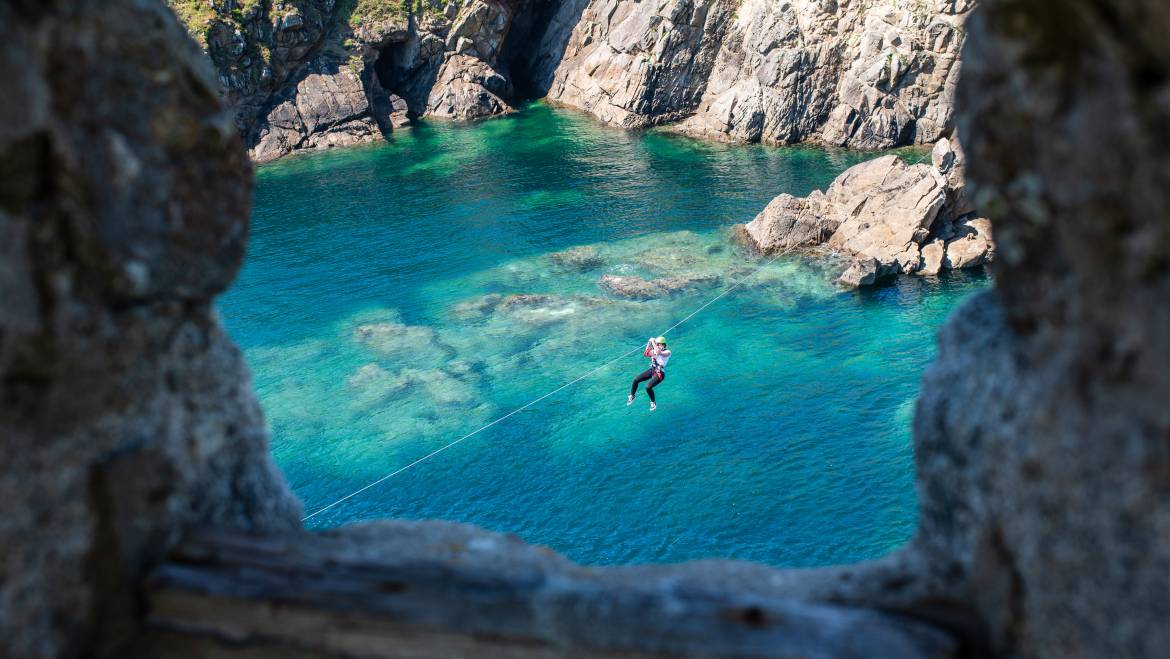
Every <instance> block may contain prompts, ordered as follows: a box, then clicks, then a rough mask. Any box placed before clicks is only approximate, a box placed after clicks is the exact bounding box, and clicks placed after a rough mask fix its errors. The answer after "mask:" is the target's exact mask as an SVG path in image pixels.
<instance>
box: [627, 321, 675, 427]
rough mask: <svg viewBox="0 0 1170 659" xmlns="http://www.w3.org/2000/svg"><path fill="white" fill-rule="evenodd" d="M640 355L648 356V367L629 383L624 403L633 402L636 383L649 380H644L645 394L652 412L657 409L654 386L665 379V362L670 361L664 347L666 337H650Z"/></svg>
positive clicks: (635, 393) (636, 388)
mask: <svg viewBox="0 0 1170 659" xmlns="http://www.w3.org/2000/svg"><path fill="white" fill-rule="evenodd" d="M642 356H644V357H649V358H650V368H648V369H646V370H645V371H643V372H642V373H641V374H640V375H638V377H636V378H634V383H633V384H631V385H630V397H629V398H628V399H627V400H626V405H633V404H634V396H635V395H637V393H638V385H639V384H642V383H643V382H646V381H647V380H649V382H646V395H647V396H650V411H651V412H653V411H654V410H656V409H658V406H657V405H656V404H655V402H654V387H657V386H658V385H659V384H662V381H663V380H665V379H666V362H668V361H670V350H668V349H667V348H666V337H665V336H660V337H658V338H657V339H653V338H652V339H649V340H648V341H646V349H645V350H643V351H642Z"/></svg>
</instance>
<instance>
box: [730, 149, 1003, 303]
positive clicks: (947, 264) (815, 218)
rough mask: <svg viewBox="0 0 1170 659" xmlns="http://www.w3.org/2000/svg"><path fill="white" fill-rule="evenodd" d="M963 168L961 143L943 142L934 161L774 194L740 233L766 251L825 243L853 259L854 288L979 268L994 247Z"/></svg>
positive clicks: (874, 167) (868, 166)
mask: <svg viewBox="0 0 1170 659" xmlns="http://www.w3.org/2000/svg"><path fill="white" fill-rule="evenodd" d="M966 169H967V164H966V158H965V156H964V155H963V150H962V148H961V147H960V146H959V143H958V141H952V140H948V139H942V140H939V141H938V142H937V143H936V144H935V146H934V150H933V151H932V152H931V162H930V163H929V164H927V163H917V164H913V165H911V164H908V163H907V162H906V161H905V160H903V159H902V158H900V157H898V156H893V155H890V156H883V157H881V158H877V159H875V160H871V161H869V162H864V163H861V164H860V165H857V166H855V167H851V168H850V169H848V170H846V171H845V172H844V173H842V174H841V175H840V176H838V177H837V179H836V180H835V181H833V184H832V185H830V186H829V189H828V190H826V191H825V192H821V191H819V190H818V191H815V192H813V193H812V194H811V195H809V196H807V197H803V198H796V197H793V196H792V195H788V194H782V195H780V196H778V197H776V198H775V199H774V200H772V203H770V204H768V206H767V207H766V208H765V209H764V210H763V211H762V212H761V213H760V214H759V215H758V216H756V218H755V219H754V220H752V221H751V222H750V223H748V224H747V225H746V226H744V227H742V229H739V228H737V231H736V233H737V235H738V236H739V237H740V238H741V239H742V240H744V241H745V242H746V243H748V245H749V246H751V247H752V248H754V249H755V250H756V251H759V252H762V253H764V254H770V253H774V252H779V251H787V250H793V249H802V248H812V247H818V246H821V245H823V246H824V247H825V248H827V249H828V250H830V251H832V252H834V253H837V254H840V255H843V256H845V257H846V258H847V259H848V260H849V266H848V267H847V269H846V270H845V272H844V274H842V275H841V278H840V283H842V284H844V285H846V286H851V287H856V286H863V285H868V284H873V283H875V282H877V281H878V280H880V279H882V278H884V277H887V276H889V275H894V274H923V275H937V274H938V273H939V272H940V271H942V270H958V269H961V268H972V267H976V266H981V265H983V264H984V263H988V262H990V261H991V260H992V258H993V257H994V253H995V245H994V243H993V242H992V236H991V223H990V222H989V221H988V220H987V219H984V218H980V217H977V216H976V214H975V208H974V207H973V206H972V203H971V200H970V198H969V196H968V194H967V189H966V188H967V183H966Z"/></svg>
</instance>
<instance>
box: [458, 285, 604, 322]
mask: <svg viewBox="0 0 1170 659" xmlns="http://www.w3.org/2000/svg"><path fill="white" fill-rule="evenodd" d="M613 304H614V302H613V301H612V300H608V299H606V298H603V297H599V296H596V295H551V294H544V293H536V294H534V293H522V294H515V295H499V294H491V295H484V296H482V297H478V298H475V299H472V300H467V301H464V302H460V303H459V304H457V305H455V308H454V310H453V311H454V314H455V316H456V317H460V318H463V319H468V320H470V319H475V318H482V317H485V316H489V315H501V316H504V317H506V318H508V319H509V320H511V321H515V322H519V323H523V324H526V325H546V324H549V323H556V322H560V321H563V320H566V319H568V318H570V317H572V316H574V315H576V314H577V313H578V312H580V311H584V310H589V309H595V308H598V307H604V306H610V305H613Z"/></svg>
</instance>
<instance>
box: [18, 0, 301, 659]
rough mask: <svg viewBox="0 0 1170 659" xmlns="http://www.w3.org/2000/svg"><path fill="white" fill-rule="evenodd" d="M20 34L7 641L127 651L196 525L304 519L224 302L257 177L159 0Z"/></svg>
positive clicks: (28, 24) (103, 6) (52, 648)
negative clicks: (227, 327)
mask: <svg viewBox="0 0 1170 659" xmlns="http://www.w3.org/2000/svg"><path fill="white" fill-rule="evenodd" d="M0 40H2V41H3V42H4V44H5V46H4V48H3V49H0V62H2V63H3V68H4V71H6V72H7V73H6V75H5V76H3V78H0V93H2V94H3V97H4V99H5V103H4V109H3V110H2V111H0V114H2V115H3V116H2V117H0V163H3V165H2V167H3V169H4V174H3V175H2V176H0V300H3V303H2V304H0V443H2V444H3V454H4V458H3V460H2V461H0V465H2V466H0V498H3V500H4V503H5V508H4V509H5V515H4V521H3V523H2V524H0V636H2V637H3V639H4V641H3V646H4V655H5V656H6V657H56V656H77V655H80V654H81V653H82V652H83V650H84V651H85V654H86V655H88V656H100V655H102V653H103V652H109V653H112V655H116V654H117V653H116V648H117V646H118V644H119V643H120V642H121V641H123V640H125V637H126V636H128V635H130V634H131V633H132V630H131V629H130V628H129V625H130V621H131V620H132V619H133V618H134V617H135V616H136V615H137V612H136V610H135V607H136V602H135V600H134V597H135V592H136V586H135V585H134V584H133V583H131V581H130V580H131V579H132V578H133V577H135V576H136V575H137V573H138V571H139V570H140V569H141V568H142V566H143V564H144V563H145V562H147V561H149V560H152V559H154V558H157V557H158V556H159V554H160V553H161V552H164V551H166V549H167V548H168V547H169V546H170V545H171V543H173V542H174V541H175V540H176V539H177V535H178V533H179V532H180V530H181V529H182V528H183V527H185V526H186V525H188V524H198V523H215V524H222V525H229V526H236V527H239V528H253V529H257V530H263V529H267V530H282V529H293V528H298V527H299V522H298V513H299V504H298V503H297V502H296V501H295V499H293V497H292V495H291V494H290V493H289V492H288V490H287V489H286V488H285V485H284V483H283V480H282V479H281V477H280V476H279V474H277V472H276V471H275V469H274V467H273V465H272V463H271V458H270V457H269V455H268V451H267V446H266V438H265V430H264V424H263V419H262V416H261V413H260V410H259V407H258V405H257V402H256V399H255V397H254V395H253V394H252V391H251V388H250V385H249V383H248V374H247V371H246V369H245V366H244V363H243V359H242V357H241V355H240V353H239V351H238V350H237V349H236V348H235V347H234V346H233V345H232V343H231V341H230V340H229V339H228V338H227V337H226V336H225V334H224V333H223V331H222V329H221V327H220V324H219V321H218V319H217V317H216V314H215V311H214V309H213V307H212V306H211V299H212V297H213V296H214V295H215V294H217V293H219V292H222V291H223V290H224V289H225V288H226V287H227V286H228V284H229V283H230V282H231V280H232V278H233V277H234V276H235V273H236V271H237V269H238V268H239V266H240V261H241V259H242V257H243V252H244V244H245V241H246V238H247V221H248V214H249V206H250V201H249V197H250V193H251V190H250V184H249V180H250V165H249V163H248V161H247V158H246V155H245V153H244V150H243V148H242V145H241V144H240V141H239V137H238V134H237V130H236V126H235V124H234V122H233V119H232V114H231V113H230V112H228V111H226V110H225V109H224V108H223V107H222V106H221V104H220V99H219V98H218V94H217V91H216V85H215V80H214V73H213V71H212V70H211V68H210V66H208V64H207V60H206V58H204V57H203V55H202V54H200V53H199V51H198V50H197V49H196V48H195V46H194V45H193V44H192V43H191V42H190V40H189V39H187V38H185V37H184V36H183V33H182V28H181V27H180V26H179V24H178V23H176V22H175V20H174V18H173V17H172V16H171V15H170V14H169V12H167V10H166V9H165V8H164V7H163V5H162V4H161V3H153V2H135V1H131V0H124V1H123V0H103V1H101V2H97V1H80V2H79V1H76V0H74V1H70V2H64V1H61V2H51V1H50V2H39V3H4V4H2V5H0Z"/></svg>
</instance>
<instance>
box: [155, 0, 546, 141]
mask: <svg viewBox="0 0 1170 659" xmlns="http://www.w3.org/2000/svg"><path fill="white" fill-rule="evenodd" d="M538 4H540V3H539V1H538V0H520V1H519V2H498V1H496V0H489V1H481V0H453V1H452V2H447V3H439V2H437V0H420V1H419V2H402V1H400V0H341V1H337V0H299V1H296V2H273V1H271V0H224V1H223V2H212V1H210V0H171V2H170V5H171V7H172V9H174V10H175V12H176V13H177V14H178V16H179V17H180V18H181V19H182V20H183V21H184V23H185V24H186V25H187V26H188V30H189V31H190V32H191V33H192V35H193V36H194V37H195V38H196V41H197V42H199V43H200V44H201V45H202V46H203V47H204V48H205V49H206V50H207V52H208V54H209V55H210V56H211V59H212V61H213V62H214V64H215V66H216V68H217V70H218V71H219V74H220V76H219V78H220V83H221V85H222V86H223V89H224V94H225V97H226V99H227V101H228V102H229V104H231V105H232V106H233V107H234V109H235V115H236V125H237V127H238V128H239V130H240V132H241V134H242V135H243V136H244V138H245V140H246V142H247V143H248V144H249V146H250V147H251V153H252V157H253V158H254V159H256V160H260V161H265V160H272V159H274V158H278V157H280V156H282V155H285V154H287V153H289V152H291V151H294V150H298V149H306V148H314V147H322V146H339V145H346V144H354V143H358V142H365V141H370V140H374V139H380V138H381V137H382V136H383V135H387V134H390V133H392V132H393V131H394V130H396V129H398V128H400V127H402V126H403V125H406V124H407V123H408V122H409V121H410V119H411V118H413V117H419V116H431V117H436V118H447V119H476V118H480V117H485V116H491V115H496V114H503V113H506V112H509V111H511V109H512V108H511V106H510V105H509V101H510V100H511V99H513V98H514V96H515V86H514V85H513V76H512V75H511V74H510V73H509V68H510V67H509V63H511V62H513V61H518V59H519V58H520V56H521V55H522V54H524V53H521V52H520V51H519V50H518V49H516V48H514V47H513V48H509V49H505V45H506V42H505V39H506V38H508V37H510V36H511V37H512V38H514V39H517V40H520V41H524V40H525V39H527V38H528V37H530V36H531V34H530V33H531V32H532V30H533V29H534V26H535V25H536V24H537V21H536V19H537V18H539V17H540V16H541V14H540V9H539V7H536V6H535V5H538ZM514 23H515V24H516V25H517V26H516V28H515V29H513V24H514ZM539 24H540V26H541V27H542V28H543V26H544V25H545V23H544V22H540V23H539Z"/></svg>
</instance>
